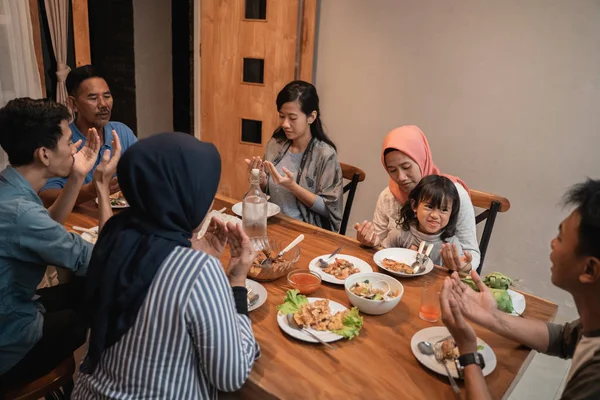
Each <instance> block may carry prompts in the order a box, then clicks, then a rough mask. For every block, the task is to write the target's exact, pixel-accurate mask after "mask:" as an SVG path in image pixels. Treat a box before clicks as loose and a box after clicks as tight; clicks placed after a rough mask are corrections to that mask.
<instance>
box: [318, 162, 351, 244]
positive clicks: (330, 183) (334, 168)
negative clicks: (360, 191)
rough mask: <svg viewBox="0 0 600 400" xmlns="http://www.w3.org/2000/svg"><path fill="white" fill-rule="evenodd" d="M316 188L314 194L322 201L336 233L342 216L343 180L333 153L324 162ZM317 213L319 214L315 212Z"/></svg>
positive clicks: (340, 169) (340, 168)
mask: <svg viewBox="0 0 600 400" xmlns="http://www.w3.org/2000/svg"><path fill="white" fill-rule="evenodd" d="M316 186H317V192H316V193H315V194H316V195H317V197H321V199H322V200H323V204H324V206H325V208H326V213H325V215H326V216H327V217H328V218H329V221H330V222H331V225H332V228H333V230H334V231H336V232H337V231H338V230H339V229H340V225H341V223H342V216H343V214H344V178H343V177H342V167H341V166H340V163H339V162H338V159H337V154H336V153H335V152H333V153H332V154H330V155H329V157H328V158H327V160H326V161H325V162H324V164H323V171H322V173H321V176H320V177H319V182H318V183H317V185H316ZM315 204H316V203H315ZM313 206H314V205H313ZM317 213H319V212H318V211H317ZM319 214H321V213H319Z"/></svg>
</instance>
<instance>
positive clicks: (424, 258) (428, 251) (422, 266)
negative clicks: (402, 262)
mask: <svg viewBox="0 0 600 400" xmlns="http://www.w3.org/2000/svg"><path fill="white" fill-rule="evenodd" d="M431 250H433V243H429V244H428V245H427V249H426V250H425V252H424V253H423V254H421V264H420V266H419V269H417V270H415V269H413V273H414V274H420V273H421V272H423V271H425V262H426V261H427V260H428V259H429V255H430V254H431Z"/></svg>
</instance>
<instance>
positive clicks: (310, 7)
mask: <svg viewBox="0 0 600 400" xmlns="http://www.w3.org/2000/svg"><path fill="white" fill-rule="evenodd" d="M303 1H304V7H303V8H302V38H301V40H302V42H301V44H300V71H299V74H298V79H300V80H303V81H306V82H311V83H312V81H313V66H314V60H315V30H316V26H317V0H303Z"/></svg>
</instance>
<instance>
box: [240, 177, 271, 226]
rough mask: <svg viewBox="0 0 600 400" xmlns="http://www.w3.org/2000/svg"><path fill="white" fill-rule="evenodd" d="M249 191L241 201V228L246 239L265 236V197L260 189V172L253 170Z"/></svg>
mask: <svg viewBox="0 0 600 400" xmlns="http://www.w3.org/2000/svg"><path fill="white" fill-rule="evenodd" d="M250 184H251V185H250V190H248V193H246V195H245V196H244V200H243V201H242V227H243V228H244V232H246V235H248V237H250V238H253V237H262V236H267V196H266V195H265V194H264V193H263V191H262V190H261V189H260V171H259V170H258V169H253V170H252V174H251V176H250Z"/></svg>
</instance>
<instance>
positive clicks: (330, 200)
mask: <svg viewBox="0 0 600 400" xmlns="http://www.w3.org/2000/svg"><path fill="white" fill-rule="evenodd" d="M291 144H292V142H291V141H290V140H286V139H278V138H275V137H273V138H271V140H269V142H268V143H267V148H266V149H265V156H264V159H265V160H267V161H272V162H273V164H275V165H278V164H279V163H280V162H281V159H282V158H283V156H284V155H285V153H287V152H288V150H289V148H290V146H291ZM304 153H305V158H306V159H305V164H304V168H303V169H302V172H301V174H300V179H299V182H298V184H299V185H300V186H301V187H303V188H304V189H306V190H309V191H310V192H312V193H314V194H316V195H317V196H318V197H320V198H322V199H323V202H324V203H325V207H326V208H327V215H326V216H323V215H320V214H319V213H317V212H315V211H313V210H312V209H310V208H308V207H306V206H305V205H304V204H302V202H300V201H299V200H296V204H297V205H298V209H299V210H300V213H301V214H302V221H304V222H307V223H309V224H312V225H316V226H319V227H321V228H326V229H329V230H332V231H334V232H337V231H339V229H340V225H341V223H342V214H343V209H344V207H343V200H344V188H343V183H344V182H343V178H342V167H341V166H340V163H339V162H338V159H337V153H336V151H335V149H334V148H333V147H332V146H330V145H329V144H327V143H325V142H322V141H320V140H318V139H315V138H313V140H311V142H310V143H309V147H307V148H306V151H305V152H304ZM269 179H270V178H269ZM267 189H268V188H267ZM313 207H314V206H313Z"/></svg>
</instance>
